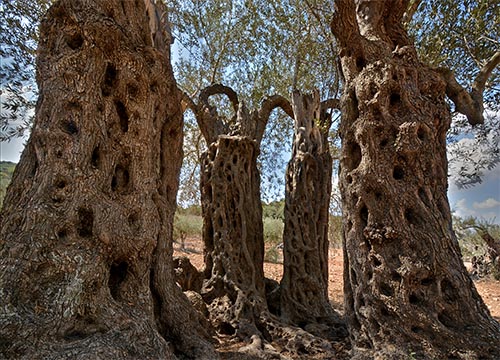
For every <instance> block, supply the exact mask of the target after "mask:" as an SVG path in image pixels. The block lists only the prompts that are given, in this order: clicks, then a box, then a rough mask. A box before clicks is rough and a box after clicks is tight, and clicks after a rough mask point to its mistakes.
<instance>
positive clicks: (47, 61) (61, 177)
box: [0, 0, 217, 359]
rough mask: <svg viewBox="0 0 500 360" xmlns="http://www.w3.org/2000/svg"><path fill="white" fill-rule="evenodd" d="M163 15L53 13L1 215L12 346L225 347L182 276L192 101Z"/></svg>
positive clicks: (14, 352) (77, 352) (112, 352)
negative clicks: (180, 85)
mask: <svg viewBox="0 0 500 360" xmlns="http://www.w3.org/2000/svg"><path fill="white" fill-rule="evenodd" d="M159 19H160V16H159V14H158V12H157V10H156V9H155V7H154V6H153V5H152V3H150V2H149V0H147V1H145V2H142V1H135V2H132V1H118V0H107V1H105V0H98V1H92V2H88V1H77V0H71V1H69V0H62V1H59V2H57V3H55V4H54V5H53V6H52V7H51V9H50V10H49V12H48V14H47V17H46V18H45V20H44V21H43V23H42V26H41V36H40V39H41V41H40V45H39V50H38V52H39V54H38V60H37V64H38V68H37V81H38V84H39V87H40V97H39V100H38V105H37V109H36V119H35V124H34V127H33V131H32V134H31V137H30V140H29V141H28V144H27V146H26V149H25V151H24V152H23V155H22V157H21V160H20V163H19V164H18V166H17V168H16V172H15V174H14V178H13V180H12V184H11V186H10V187H9V190H8V193H7V196H6V198H5V202H4V208H3V210H2V213H1V222H2V228H1V230H0V234H1V240H0V241H1V242H0V245H1V248H0V249H1V250H0V252H1V254H0V289H1V291H0V292H1V297H0V302H1V307H0V353H1V354H2V355H3V356H4V357H6V358H16V359H18V358H23V359H80V358H81V359H83V358H85V359H91V358H92V359H97V358H99V359H101V358H107V359H110V358H112V359H125V358H142V359H158V358H165V359H175V358H176V354H179V355H182V356H189V357H196V358H207V359H212V358H217V356H216V354H215V352H214V351H213V348H212V347H211V345H210V344H209V343H208V342H207V341H206V340H204V339H203V338H202V337H200V335H199V334H200V333H202V329H201V325H199V323H198V320H197V318H196V317H195V316H194V311H193V310H191V308H190V307H189V303H188V301H187V299H185V298H184V297H183V295H182V293H181V292H180V291H179V289H178V288H177V287H176V285H175V283H174V280H173V273H172V259H171V252H172V245H171V241H172V233H171V232H172V220H173V213H174V211H175V197H176V191H177V185H178V176H179V168H180V163H181V158H182V150H181V149H182V146H181V145H182V112H181V110H180V94H179V92H178V91H177V89H176V85H175V80H174V78H173V74H172V69H171V67H170V64H169V61H170V59H169V45H170V44H169V43H168V38H169V37H168V36H169V34H168V33H165V32H164V30H163V29H162V26H161V25H162V24H161V22H159ZM172 340H175V342H171V341H172Z"/></svg>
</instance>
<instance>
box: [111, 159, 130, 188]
mask: <svg viewBox="0 0 500 360" xmlns="http://www.w3.org/2000/svg"><path fill="white" fill-rule="evenodd" d="M129 184H130V174H129V171H128V168H127V167H126V166H125V165H122V164H118V165H117V166H116V168H115V174H114V175H113V179H111V190H112V191H116V192H120V193H125V192H127V191H128V190H129Z"/></svg>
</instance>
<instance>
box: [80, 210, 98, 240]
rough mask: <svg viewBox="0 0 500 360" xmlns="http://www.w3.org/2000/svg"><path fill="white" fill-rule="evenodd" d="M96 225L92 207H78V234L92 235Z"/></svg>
mask: <svg viewBox="0 0 500 360" xmlns="http://www.w3.org/2000/svg"><path fill="white" fill-rule="evenodd" d="M93 227H94V213H93V211H92V210H90V209H86V208H80V209H78V226H77V231H78V235H80V236H81V237H91V236H92V234H93Z"/></svg>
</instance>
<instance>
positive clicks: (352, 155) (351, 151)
mask: <svg viewBox="0 0 500 360" xmlns="http://www.w3.org/2000/svg"><path fill="white" fill-rule="evenodd" d="M346 152H347V159H346V167H347V171H352V170H354V169H356V168H357V167H358V166H359V164H360V163H361V148H360V147H359V145H358V143H356V142H355V141H350V142H348V143H347V145H346Z"/></svg>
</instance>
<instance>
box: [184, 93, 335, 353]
mask: <svg viewBox="0 0 500 360" xmlns="http://www.w3.org/2000/svg"><path fill="white" fill-rule="evenodd" d="M211 88H212V90H210V89H209V90H207V92H203V93H205V94H214V91H215V90H214V89H219V90H220V92H222V93H224V94H226V95H227V96H228V97H229V98H230V99H231V101H232V103H233V105H235V104H237V100H236V99H237V98H236V96H235V94H234V93H233V92H232V91H231V90H230V89H228V88H225V87H220V86H218V85H213V86H212V87H211ZM215 93H217V92H215ZM201 103H202V104H205V106H204V108H205V110H203V107H202V108H201V109H200V108H199V107H197V106H196V105H195V104H194V103H193V102H190V104H189V106H191V107H195V114H202V115H203V116H204V118H203V119H201V121H200V119H198V120H199V124H200V127H201V128H203V127H207V126H214V129H204V130H202V133H204V134H212V135H210V137H209V138H207V139H206V140H207V141H209V140H210V139H211V138H212V137H213V134H217V140H216V141H215V142H212V143H211V144H210V145H209V149H208V151H207V152H206V153H205V154H204V160H203V162H202V165H201V166H202V175H201V199H202V213H203V222H204V224H203V241H204V244H205V249H204V253H205V269H204V276H205V280H204V283H203V287H202V290H201V294H202V296H203V299H204V300H205V302H206V303H207V306H208V310H209V314H210V315H209V317H210V322H211V323H212V324H213V325H214V326H215V328H216V329H217V331H218V332H219V333H221V334H225V335H231V336H237V337H239V338H240V339H244V340H246V341H250V342H251V344H249V345H248V346H245V347H243V348H241V349H240V351H241V352H245V353H247V354H249V355H251V356H255V357H256V358H259V359H272V358H280V355H279V354H278V353H277V350H275V349H274V348H272V347H271V346H270V345H269V344H265V341H269V342H273V343H274V344H275V345H277V346H278V347H279V349H278V350H279V352H280V353H288V354H292V355H293V356H302V355H303V354H317V353H333V348H332V346H331V345H330V344H329V342H328V341H325V340H324V339H321V338H318V337H316V336H313V335H311V333H308V332H306V331H304V330H302V329H300V328H295V327H292V326H289V325H288V324H283V323H282V322H281V321H280V320H279V319H278V318H277V317H276V316H274V315H273V314H271V313H270V312H269V309H268V304H267V301H266V288H265V286H266V284H265V279H264V267H263V259H264V239H263V224H262V204H261V200H260V175H259V172H258V168H257V155H258V153H259V145H260V141H261V140H262V137H263V135H264V130H265V126H266V123H267V120H268V118H269V115H270V113H271V112H272V110H273V109H274V108H276V107H281V108H283V109H284V110H285V112H287V113H288V114H289V115H290V114H292V109H291V106H290V104H289V102H288V101H287V100H286V99H284V98H283V97H281V96H271V97H269V98H266V99H265V100H264V101H263V103H262V106H261V108H260V109H259V110H258V111H248V110H247V108H246V107H245V104H243V103H239V106H238V112H237V114H236V118H235V121H233V122H232V124H231V126H229V127H221V126H220V124H221V123H220V120H219V119H216V118H215V116H216V111H215V109H214V108H210V107H208V106H207V105H206V104H207V100H203V101H201ZM209 114H211V117H210V116H208V115H209ZM225 132H226V133H225ZM321 330H325V329H321ZM321 330H320V331H316V333H321V334H320V335H323V334H324V333H327V336H328V337H329V338H337V337H338V335H339V333H340V334H342V331H341V330H342V329H340V331H337V330H334V331H330V329H326V330H327V331H323V332H322V331H321ZM341 336H342V335H341ZM264 345H265V346H264Z"/></svg>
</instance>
